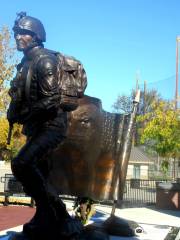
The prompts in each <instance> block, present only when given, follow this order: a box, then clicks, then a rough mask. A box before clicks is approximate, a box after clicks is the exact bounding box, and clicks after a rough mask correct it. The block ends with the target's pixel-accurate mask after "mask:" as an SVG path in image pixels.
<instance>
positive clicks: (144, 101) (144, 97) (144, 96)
mask: <svg viewBox="0 0 180 240" xmlns="http://www.w3.org/2000/svg"><path fill="white" fill-rule="evenodd" d="M146 85H147V84H146V81H144V95H143V114H145V113H146Z"/></svg>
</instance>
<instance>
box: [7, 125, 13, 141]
mask: <svg viewBox="0 0 180 240" xmlns="http://www.w3.org/2000/svg"><path fill="white" fill-rule="evenodd" d="M12 130H13V124H11V123H10V124H9V132H8V137H7V145H10V143H11V136H12Z"/></svg>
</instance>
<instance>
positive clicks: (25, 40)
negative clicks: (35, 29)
mask: <svg viewBox="0 0 180 240" xmlns="http://www.w3.org/2000/svg"><path fill="white" fill-rule="evenodd" d="M14 37H15V40H16V45H17V50H18V51H25V50H26V49H27V48H28V47H29V45H30V43H31V42H32V41H33V37H32V36H31V35H29V34H25V33H16V34H15V35H14Z"/></svg>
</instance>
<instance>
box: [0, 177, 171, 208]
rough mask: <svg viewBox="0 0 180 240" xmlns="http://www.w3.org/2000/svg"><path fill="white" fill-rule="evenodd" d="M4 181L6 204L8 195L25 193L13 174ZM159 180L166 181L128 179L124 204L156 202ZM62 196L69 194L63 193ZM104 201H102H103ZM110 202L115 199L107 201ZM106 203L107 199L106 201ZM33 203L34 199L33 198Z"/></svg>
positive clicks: (128, 205)
mask: <svg viewBox="0 0 180 240" xmlns="http://www.w3.org/2000/svg"><path fill="white" fill-rule="evenodd" d="M1 182H3V183H4V194H5V204H8V197H9V196H10V195H13V194H20V195H21V194H24V195H25V193H24V191H23V187H22V185H21V183H20V182H18V181H17V180H16V179H15V178H14V176H13V175H12V174H5V177H2V178H1ZM157 182H166V181H165V180H162V181H160V180H158V181H157V180H142V179H128V180H126V185H125V189H124V195H123V206H125V207H138V206H147V205H154V204H156V184H157ZM61 197H62V198H64V199H65V198H67V196H65V195H62V196H61ZM68 199H71V200H74V199H75V197H72V196H68ZM103 202H104V201H103ZM103 202H102V203H103ZM107 202H109V203H110V204H112V203H113V201H107ZM105 203H106V201H105ZM31 204H32V205H33V204H34V203H33V200H31Z"/></svg>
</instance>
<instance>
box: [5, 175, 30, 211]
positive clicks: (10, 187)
mask: <svg viewBox="0 0 180 240" xmlns="http://www.w3.org/2000/svg"><path fill="white" fill-rule="evenodd" d="M1 182H2V183H4V196H5V200H4V205H5V206H7V205H8V204H9V196H12V195H14V194H18V195H19V196H22V195H23V196H26V194H25V193H24V190H23V186H22V184H21V183H20V182H18V181H17V180H16V178H15V177H14V176H13V174H5V176H4V177H1ZM30 206H31V207H33V206H34V201H33V199H32V198H31V201H30Z"/></svg>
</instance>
